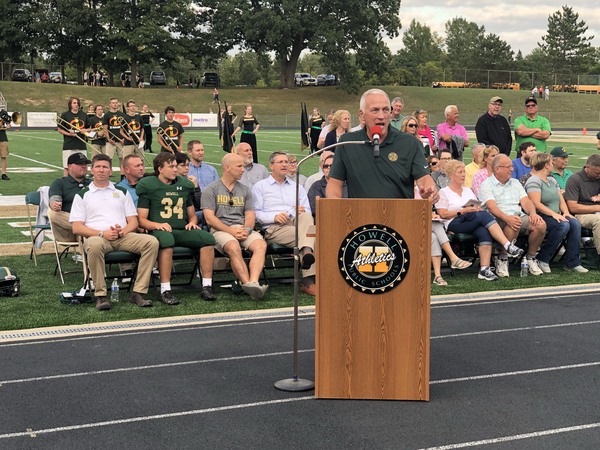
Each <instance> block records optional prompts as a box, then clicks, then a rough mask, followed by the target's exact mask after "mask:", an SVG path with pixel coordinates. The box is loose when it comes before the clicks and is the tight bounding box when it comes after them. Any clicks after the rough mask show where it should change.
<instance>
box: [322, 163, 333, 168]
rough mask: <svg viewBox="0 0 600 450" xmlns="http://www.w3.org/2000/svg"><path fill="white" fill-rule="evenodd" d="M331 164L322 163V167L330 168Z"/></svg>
mask: <svg viewBox="0 0 600 450" xmlns="http://www.w3.org/2000/svg"><path fill="white" fill-rule="evenodd" d="M332 165H333V164H323V169H330V168H331V166H332Z"/></svg>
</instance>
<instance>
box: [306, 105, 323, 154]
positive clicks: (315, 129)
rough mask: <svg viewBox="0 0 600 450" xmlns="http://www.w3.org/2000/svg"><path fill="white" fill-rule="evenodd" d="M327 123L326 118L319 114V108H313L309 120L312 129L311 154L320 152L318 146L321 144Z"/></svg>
mask: <svg viewBox="0 0 600 450" xmlns="http://www.w3.org/2000/svg"><path fill="white" fill-rule="evenodd" d="M324 123H325V117H323V116H322V115H321V113H320V112H319V108H316V107H315V108H313V111H312V116H310V119H308V127H309V128H310V152H311V153H314V152H316V151H317V150H319V147H317V144H318V142H319V135H320V134H321V130H322V129H323V124H324Z"/></svg>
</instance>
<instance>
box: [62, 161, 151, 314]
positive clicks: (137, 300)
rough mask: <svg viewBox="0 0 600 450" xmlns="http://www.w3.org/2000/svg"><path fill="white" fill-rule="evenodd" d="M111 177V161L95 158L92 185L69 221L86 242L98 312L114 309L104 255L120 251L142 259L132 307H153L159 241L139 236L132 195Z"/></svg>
mask: <svg viewBox="0 0 600 450" xmlns="http://www.w3.org/2000/svg"><path fill="white" fill-rule="evenodd" d="M111 174H112V169H111V161H110V158H109V157H108V156H107V155H96V156H94V159H93V160H92V176H93V177H94V179H93V182H92V183H91V184H90V185H89V186H87V187H86V188H85V189H82V190H81V191H79V193H78V194H77V195H76V196H75V198H74V200H73V206H72V208H71V215H70V217H69V221H70V222H71V223H72V224H73V232H74V233H75V234H78V235H80V236H82V237H83V238H84V243H83V247H84V249H85V251H86V253H87V255H88V267H89V270H90V274H91V277H92V280H93V281H94V285H95V287H96V290H95V292H94V295H95V297H96V309H98V310H100V311H103V310H107V309H110V308H111V305H110V302H109V300H108V298H107V296H106V294H107V289H106V280H105V278H104V271H105V264H104V255H105V254H106V253H108V252H112V251H118V250H120V251H127V252H131V253H136V254H139V255H140V261H139V264H138V269H137V276H136V278H135V284H134V286H133V293H132V294H131V298H130V301H131V303H134V304H136V305H137V306H152V301H151V300H148V299H146V298H145V296H146V294H147V293H148V287H149V284H150V276H151V275H152V267H153V266H154V263H155V262H156V256H157V254H158V241H157V240H156V239H155V238H154V237H153V236H150V235H147V234H138V233H136V230H137V228H138V217H137V211H136V209H135V206H134V204H133V200H132V199H131V195H129V193H128V192H127V191H126V190H125V189H123V188H117V187H116V186H115V185H114V184H112V183H111V182H110V176H111Z"/></svg>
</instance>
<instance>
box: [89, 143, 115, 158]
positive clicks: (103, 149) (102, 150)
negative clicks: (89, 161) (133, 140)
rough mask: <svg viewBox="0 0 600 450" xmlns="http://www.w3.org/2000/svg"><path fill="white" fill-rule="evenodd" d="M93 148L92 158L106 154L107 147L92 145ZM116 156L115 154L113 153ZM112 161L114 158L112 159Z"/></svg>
mask: <svg viewBox="0 0 600 450" xmlns="http://www.w3.org/2000/svg"><path fill="white" fill-rule="evenodd" d="M90 145H91V147H92V152H91V153H92V158H93V157H94V156H96V155H102V154H106V145H98V144H90ZM113 156H114V153H113ZM110 158H111V159H112V156H111V157H110Z"/></svg>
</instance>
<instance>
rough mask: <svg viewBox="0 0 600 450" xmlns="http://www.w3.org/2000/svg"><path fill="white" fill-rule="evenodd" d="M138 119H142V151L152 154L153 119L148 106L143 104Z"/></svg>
mask: <svg viewBox="0 0 600 450" xmlns="http://www.w3.org/2000/svg"><path fill="white" fill-rule="evenodd" d="M140 118H141V119H142V125H143V126H144V137H145V138H146V139H145V142H144V150H145V151H148V152H150V153H152V124H151V122H152V120H153V119H154V114H152V112H151V111H150V110H149V109H148V105H146V104H145V103H144V104H143V105H142V112H141V113H140Z"/></svg>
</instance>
